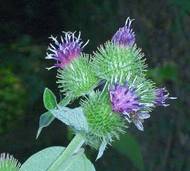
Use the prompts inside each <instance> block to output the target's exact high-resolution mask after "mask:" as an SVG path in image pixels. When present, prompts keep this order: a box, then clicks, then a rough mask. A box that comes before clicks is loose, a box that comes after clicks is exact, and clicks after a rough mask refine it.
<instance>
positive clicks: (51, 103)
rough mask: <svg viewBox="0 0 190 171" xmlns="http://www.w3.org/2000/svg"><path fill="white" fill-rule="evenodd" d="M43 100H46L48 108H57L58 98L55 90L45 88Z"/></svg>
mask: <svg viewBox="0 0 190 171" xmlns="http://www.w3.org/2000/svg"><path fill="white" fill-rule="evenodd" d="M43 100H44V106H45V108H46V109H47V110H51V109H55V107H56V106H57V100H56V97H55V95H54V94H53V92H52V91H51V90H50V89H48V88H45V90H44V95H43Z"/></svg>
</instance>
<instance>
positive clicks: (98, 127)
mask: <svg viewBox="0 0 190 171" xmlns="http://www.w3.org/2000/svg"><path fill="white" fill-rule="evenodd" d="M81 105H82V107H83V110H84V115H85V116H86V118H87V121H88V124H89V135H88V140H89V142H88V143H90V144H91V146H93V147H95V148H97V147H98V146H99V142H100V143H101V142H102V141H103V140H105V141H106V142H108V143H110V142H111V141H113V139H114V138H117V139H119V134H120V133H123V132H124V130H125V129H126V126H125V122H124V121H125V119H124V118H123V117H121V116H120V115H110V113H111V112H112V109H111V106H110V103H109V96H108V93H106V94H104V93H100V92H96V93H94V94H93V95H90V96H89V97H88V98H87V99H86V100H85V101H83V102H82V104H81Z"/></svg>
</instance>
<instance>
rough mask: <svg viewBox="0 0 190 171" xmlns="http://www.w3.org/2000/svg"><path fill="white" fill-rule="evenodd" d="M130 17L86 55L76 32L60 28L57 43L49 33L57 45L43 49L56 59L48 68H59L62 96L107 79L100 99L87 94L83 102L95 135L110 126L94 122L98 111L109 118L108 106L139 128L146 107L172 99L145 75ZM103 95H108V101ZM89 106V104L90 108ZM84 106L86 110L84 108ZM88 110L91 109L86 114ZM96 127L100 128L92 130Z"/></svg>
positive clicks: (75, 95)
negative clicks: (91, 52) (106, 39)
mask: <svg viewBox="0 0 190 171" xmlns="http://www.w3.org/2000/svg"><path fill="white" fill-rule="evenodd" d="M132 21H133V20H131V19H130V18H129V17H128V18H127V20H126V22H125V25H124V27H122V28H119V30H118V31H117V32H116V33H115V34H114V35H113V37H112V40H111V41H108V42H106V43H105V45H103V46H100V47H99V48H98V51H97V52H94V55H93V56H90V57H89V56H87V55H86V54H84V53H81V52H82V50H83V48H84V46H86V45H87V43H88V41H87V42H86V43H85V44H84V45H83V46H82V42H81V41H80V33H79V36H78V37H75V35H74V34H75V32H74V33H71V32H64V34H65V38H64V40H63V38H62V37H61V43H59V42H58V41H57V38H54V37H53V36H51V37H50V38H51V39H52V40H53V41H54V42H55V45H56V46H57V48H56V47H54V46H53V45H52V44H50V47H48V50H50V51H51V52H52V53H51V54H48V53H47V57H46V58H47V59H54V60H56V63H55V65H54V66H53V67H50V68H48V69H51V68H54V67H58V68H60V69H59V70H58V73H59V74H58V78H59V80H58V83H60V84H61V86H60V87H61V88H62V89H63V90H62V91H63V92H64V93H65V94H66V96H72V99H73V98H78V97H80V96H86V95H87V97H88V96H89V93H90V92H92V91H94V88H95V87H97V86H98V85H99V83H100V82H102V81H106V82H107V84H106V85H107V88H108V89H107V90H108V92H107V94H106V93H104V94H106V95H104V96H105V98H103V99H105V100H104V101H103V100H97V102H96V101H95V100H94V99H96V98H95V97H94V99H93V98H92V97H91V98H89V99H88V100H87V102H85V105H83V107H84V112H85V111H87V112H86V114H85V115H86V117H87V118H88V121H89V125H92V130H94V132H95V133H94V134H95V135H100V134H101V136H102V134H103V133H101V130H103V131H104V132H105V133H106V134H107V135H108V133H107V132H109V131H110V130H111V129H110V130H108V129H107V128H109V124H107V125H106V124H105V123H106V121H101V122H102V123H98V122H100V120H101V119H99V118H98V117H101V115H104V117H102V118H109V117H107V116H108V115H107V113H106V112H109V110H110V109H109V108H111V112H110V113H111V114H112V115H114V113H115V114H119V116H123V117H124V118H125V119H126V120H127V121H128V123H134V124H135V126H136V127H137V128H138V129H139V130H141V131H143V130H144V128H143V122H144V120H145V119H148V118H149V117H150V114H149V113H150V111H151V110H152V109H153V108H154V107H156V106H168V104H165V101H166V100H167V99H175V98H174V97H169V93H168V92H167V90H166V89H165V88H155V84H154V83H153V82H152V81H151V80H148V79H146V78H145V75H146V74H145V71H146V70H145V68H146V67H147V66H146V65H145V59H143V57H144V54H143V53H142V52H141V49H139V48H137V45H136V43H135V33H134V32H133V30H132V29H131V23H132ZM87 58H88V59H87ZM104 90H105V89H104ZM101 97H102V96H101ZM107 98H108V99H109V100H108V103H107V101H106V99H107ZM97 99H100V98H97ZM90 100H91V101H90ZM96 103H97V104H96ZM83 104H84V103H83ZM102 104H105V105H109V108H108V109H107V108H106V107H105V106H104V108H106V110H105V111H106V112H105V111H104V109H103V108H101V106H103V105H102ZM89 106H91V108H90V109H89V108H88V107H89ZM94 106H96V109H95V107H94ZM87 108H88V110H85V109H87ZM91 111H93V112H94V113H93V114H89V113H90V112H91ZM100 111H101V112H100ZM99 113H100V114H99ZM109 115H110V114H109ZM112 115H110V117H112ZM91 117H93V119H92V118H91ZM96 117H97V124H98V125H101V126H100V127H99V128H98V129H97V128H96V126H94V123H92V122H95V123H96ZM116 120H117V119H116ZM107 123H111V122H110V121H109V122H107ZM103 125H106V126H104V127H106V129H107V130H104V127H103ZM110 125H111V126H113V125H114V124H113V123H112V124H110ZM115 125H119V124H115ZM114 129H115V128H114ZM96 130H100V131H99V132H98V131H97V132H96ZM110 132H111V131H110ZM112 132H114V131H112ZM110 135H111V136H112V135H113V134H109V136H110Z"/></svg>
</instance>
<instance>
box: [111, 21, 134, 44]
mask: <svg viewBox="0 0 190 171" xmlns="http://www.w3.org/2000/svg"><path fill="white" fill-rule="evenodd" d="M132 21H133V20H130V18H127V20H126V23H125V26H124V27H122V28H120V29H119V30H118V31H117V32H116V33H115V34H114V36H113V38H112V40H113V42H114V43H116V44H117V43H118V44H119V45H120V46H121V47H126V46H132V45H133V44H134V43H135V33H134V32H133V31H132V29H131V28H130V26H131V22H132Z"/></svg>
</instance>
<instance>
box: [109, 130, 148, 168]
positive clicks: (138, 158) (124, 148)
mask: <svg viewBox="0 0 190 171" xmlns="http://www.w3.org/2000/svg"><path fill="white" fill-rule="evenodd" d="M113 147H114V148H116V149H117V150H118V152H119V153H120V154H122V155H125V156H127V157H128V158H129V159H130V160H131V161H132V162H133V164H134V166H135V167H136V168H137V169H139V170H140V171H144V170H145V169H144V163H143V157H142V153H141V149H140V146H139V143H138V142H137V141H136V140H135V139H134V137H133V136H132V135H131V134H129V133H127V134H125V135H121V137H120V141H116V142H114V143H113Z"/></svg>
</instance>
